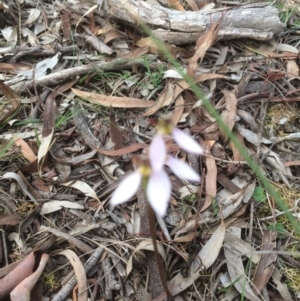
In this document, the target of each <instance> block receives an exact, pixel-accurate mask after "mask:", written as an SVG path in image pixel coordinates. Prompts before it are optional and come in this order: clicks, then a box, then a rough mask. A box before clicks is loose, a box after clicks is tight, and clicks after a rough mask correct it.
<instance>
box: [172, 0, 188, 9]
mask: <svg viewBox="0 0 300 301" xmlns="http://www.w3.org/2000/svg"><path fill="white" fill-rule="evenodd" d="M169 2H170V4H171V5H172V6H174V7H175V8H176V9H177V10H179V11H185V9H184V7H183V6H182V4H181V3H180V2H179V1H178V0H169Z"/></svg>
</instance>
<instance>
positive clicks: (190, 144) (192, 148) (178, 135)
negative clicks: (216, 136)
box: [172, 128, 203, 155]
mask: <svg viewBox="0 0 300 301" xmlns="http://www.w3.org/2000/svg"><path fill="white" fill-rule="evenodd" d="M172 135H173V138H174V140H175V141H176V142H177V144H178V145H179V146H180V147H181V148H182V149H184V150H185V151H187V152H190V153H193V154H198V155H201V154H203V149H202V147H201V146H200V144H199V143H197V142H196V141H195V140H194V139H193V138H192V137H191V136H189V135H188V134H186V133H185V132H183V131H181V130H179V129H177V128H174V129H173V130H172Z"/></svg>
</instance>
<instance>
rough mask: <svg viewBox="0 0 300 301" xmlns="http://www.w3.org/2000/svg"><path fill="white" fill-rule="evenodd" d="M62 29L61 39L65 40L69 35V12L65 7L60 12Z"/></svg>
mask: <svg viewBox="0 0 300 301" xmlns="http://www.w3.org/2000/svg"><path fill="white" fill-rule="evenodd" d="M62 29H63V41H64V42H66V41H68V40H69V39H70V37H71V24H70V13H69V11H68V10H67V9H64V10H63V13H62Z"/></svg>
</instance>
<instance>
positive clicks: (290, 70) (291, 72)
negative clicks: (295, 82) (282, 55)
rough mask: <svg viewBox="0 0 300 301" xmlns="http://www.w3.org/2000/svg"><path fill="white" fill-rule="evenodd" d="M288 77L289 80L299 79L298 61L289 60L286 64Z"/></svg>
mask: <svg viewBox="0 0 300 301" xmlns="http://www.w3.org/2000/svg"><path fill="white" fill-rule="evenodd" d="M286 71H287V73H286V76H287V77H288V78H294V77H299V66H298V64H297V62H296V60H288V61H287V62H286Z"/></svg>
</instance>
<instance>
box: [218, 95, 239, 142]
mask: <svg viewBox="0 0 300 301" xmlns="http://www.w3.org/2000/svg"><path fill="white" fill-rule="evenodd" d="M222 93H223V94H224V97H225V108H224V110H223V111H222V114H221V117H222V118H223V121H224V122H225V123H226V125H227V127H228V128H229V129H230V130H232V129H233V126H234V124H235V120H236V109H237V104H238V99H237V97H236V92H235V91H228V90H222ZM220 135H221V137H220V138H221V139H222V142H223V143H226V142H227V141H228V137H227V135H226V133H225V131H224V130H223V128H222V127H220Z"/></svg>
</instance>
